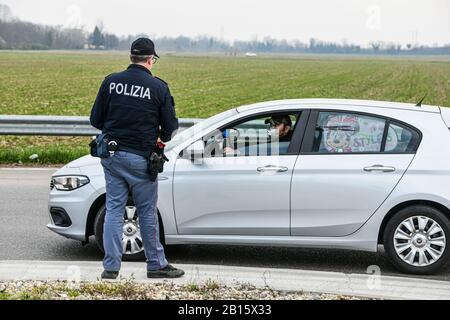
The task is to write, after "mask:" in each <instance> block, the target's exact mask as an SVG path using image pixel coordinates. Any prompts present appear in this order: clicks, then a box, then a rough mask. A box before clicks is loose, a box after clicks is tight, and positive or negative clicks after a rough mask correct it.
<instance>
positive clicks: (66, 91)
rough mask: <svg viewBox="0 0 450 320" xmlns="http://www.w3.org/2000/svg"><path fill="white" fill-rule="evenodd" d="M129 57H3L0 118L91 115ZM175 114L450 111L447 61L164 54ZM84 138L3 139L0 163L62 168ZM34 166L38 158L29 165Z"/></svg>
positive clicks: (159, 69)
mask: <svg viewBox="0 0 450 320" xmlns="http://www.w3.org/2000/svg"><path fill="white" fill-rule="evenodd" d="M127 64H128V61H127V53H125V52H123V53H109V52H108V53H98V52H97V53H74V52H0V70H1V72H0V114H27V115H89V112H90V108H91V105H92V103H93V101H94V99H95V95H96V93H97V89H98V87H99V85H100V83H101V81H102V79H103V78H104V76H105V75H107V74H109V73H112V72H115V71H118V70H122V69H124V68H125V67H126V66H127ZM154 74H155V75H157V76H159V77H161V78H163V79H165V80H166V81H167V82H168V83H169V84H170V87H171V90H172V94H173V95H174V96H175V99H176V102H177V113H178V115H179V117H183V118H184V117H196V118H205V117H208V116H211V115H213V114H215V113H218V112H220V111H223V110H227V109H230V108H232V107H234V106H239V105H243V104H247V103H252V102H260V101H266V100H275V99H288V98H354V99H378V100H390V101H401V102H416V101H418V100H419V99H420V98H421V97H422V96H423V95H424V94H425V93H428V96H427V100H426V103H427V104H435V105H446V106H450V95H449V94H448V92H449V89H450V60H449V59H447V58H432V57H429V58H421V59H412V58H364V57H346V58H339V57H325V56H322V57H316V56H302V57H287V56H284V57H258V58H242V57H221V56H211V57H204V56H169V55H166V56H163V57H162V59H160V61H158V63H157V65H156V66H155V69H154ZM86 141H87V139H86V138H58V139H55V138H45V137H33V138H30V137H0V162H3V163H11V162H12V163H16V162H18V161H22V162H24V163H25V162H33V161H30V160H29V159H28V157H29V155H30V154H33V153H37V154H38V155H39V159H38V160H37V161H38V162H40V163H62V162H66V161H68V160H70V159H73V158H77V157H78V156H80V155H82V154H85V153H87V148H86ZM34 162H36V161H34Z"/></svg>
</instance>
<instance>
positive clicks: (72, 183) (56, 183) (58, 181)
mask: <svg viewBox="0 0 450 320" xmlns="http://www.w3.org/2000/svg"><path fill="white" fill-rule="evenodd" d="M89 182H90V181H89V178H88V177H85V176H59V177H53V178H52V181H51V183H50V185H51V187H50V188H51V189H53V188H56V190H59V191H72V190H75V189H78V188H81V187H82V186H85V185H87V184H88V183H89Z"/></svg>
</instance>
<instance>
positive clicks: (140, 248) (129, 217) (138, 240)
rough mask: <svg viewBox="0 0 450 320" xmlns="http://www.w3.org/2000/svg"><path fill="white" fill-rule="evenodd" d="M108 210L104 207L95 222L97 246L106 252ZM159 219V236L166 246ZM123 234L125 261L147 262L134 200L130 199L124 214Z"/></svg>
mask: <svg viewBox="0 0 450 320" xmlns="http://www.w3.org/2000/svg"><path fill="white" fill-rule="evenodd" d="M105 214H106V208H105V206H104V205H103V206H102V207H101V208H100V210H99V211H98V214H97V217H96V218H95V222H94V231H95V240H96V241H97V244H98V246H99V248H100V250H102V252H104V247H103V225H104V222H105ZM158 219H159V228H160V231H159V234H160V241H161V243H162V244H163V245H164V232H163V230H162V224H161V219H160V217H159V215H158ZM122 230H123V234H122V247H123V255H122V260H123V261H143V260H145V253H144V243H143V241H142V235H141V229H140V227H139V217H138V215H137V212H136V207H135V206H134V203H133V200H132V199H131V198H130V199H129V200H128V202H127V206H126V208H125V212H124V218H123V229H122Z"/></svg>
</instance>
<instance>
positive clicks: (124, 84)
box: [90, 64, 178, 157]
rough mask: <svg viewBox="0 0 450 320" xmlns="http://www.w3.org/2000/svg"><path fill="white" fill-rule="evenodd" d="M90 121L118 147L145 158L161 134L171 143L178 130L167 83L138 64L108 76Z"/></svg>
mask: <svg viewBox="0 0 450 320" xmlns="http://www.w3.org/2000/svg"><path fill="white" fill-rule="evenodd" d="M90 120H91V124H92V126H94V127H95V128H97V129H99V130H101V131H102V132H103V133H105V134H108V135H109V137H110V138H111V140H115V141H116V142H117V143H118V145H119V150H123V151H128V152H132V153H135V154H139V155H142V156H145V157H147V156H149V155H150V154H151V152H152V150H154V148H155V145H156V141H157V139H158V137H160V138H161V140H162V141H164V142H168V141H170V140H171V138H172V134H173V132H174V131H175V130H177V129H178V119H177V117H176V114H175V102H174V100H173V97H172V95H171V94H170V90H169V87H168V86H167V83H165V82H164V81H163V80H161V79H158V78H156V77H153V76H152V74H151V72H150V71H149V70H148V69H147V68H145V67H143V66H141V65H138V64H131V65H130V66H129V67H128V69H127V70H125V71H123V72H120V73H114V74H111V75H109V76H107V77H106V78H105V80H104V81H103V83H102V85H101V87H100V90H99V92H98V95H97V99H96V100H95V103H94V106H93V107H92V112H91V118H90Z"/></svg>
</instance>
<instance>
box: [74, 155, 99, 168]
mask: <svg viewBox="0 0 450 320" xmlns="http://www.w3.org/2000/svg"><path fill="white" fill-rule="evenodd" d="M99 164H100V159H99V158H94V157H93V156H91V155H87V156H84V157H81V158H79V159H77V160H74V161H72V162H70V163H68V164H67V165H66V167H67V168H82V167H88V166H96V165H99Z"/></svg>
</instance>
